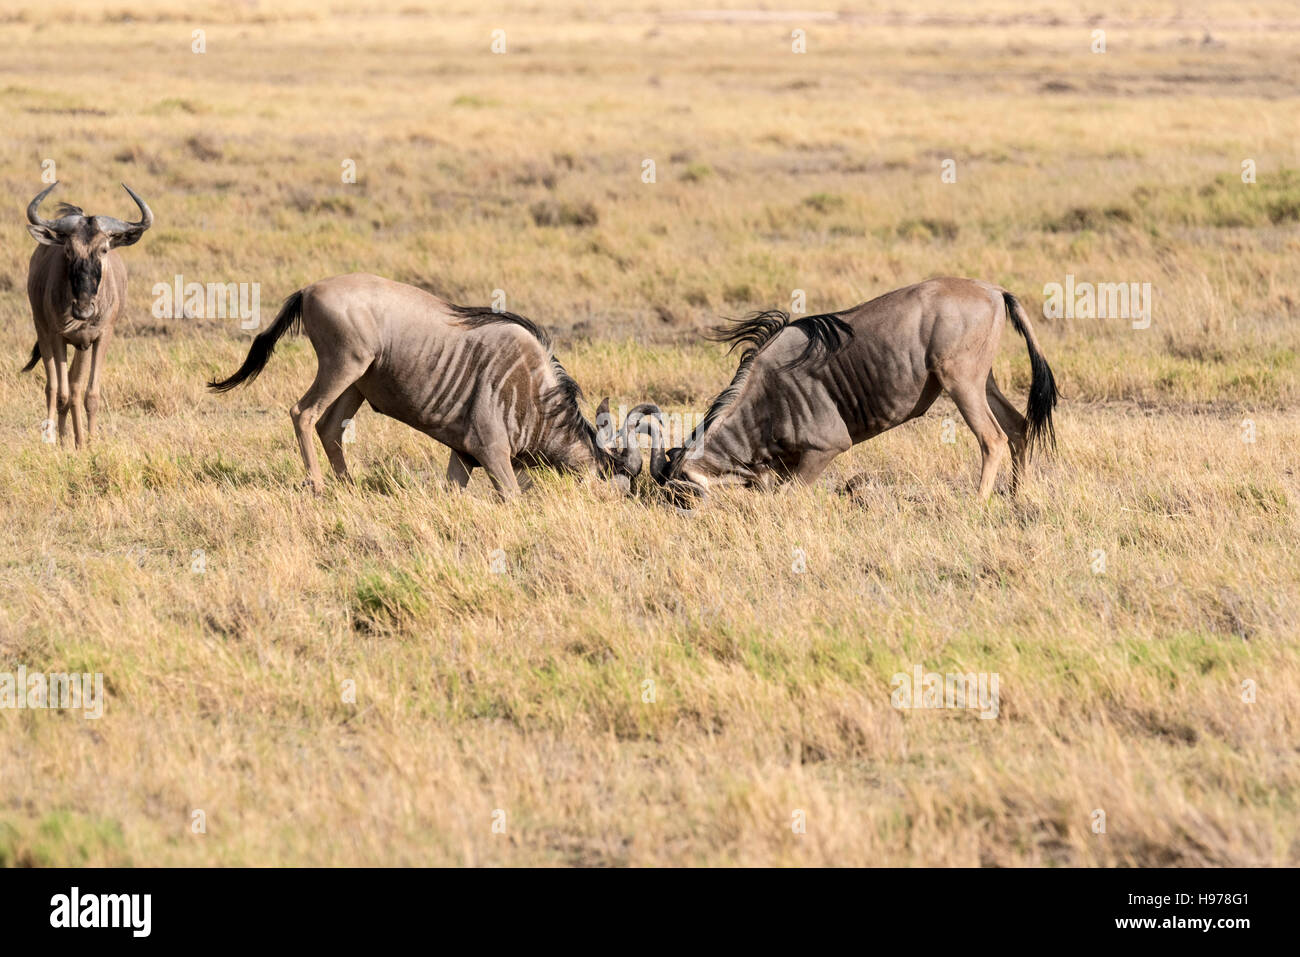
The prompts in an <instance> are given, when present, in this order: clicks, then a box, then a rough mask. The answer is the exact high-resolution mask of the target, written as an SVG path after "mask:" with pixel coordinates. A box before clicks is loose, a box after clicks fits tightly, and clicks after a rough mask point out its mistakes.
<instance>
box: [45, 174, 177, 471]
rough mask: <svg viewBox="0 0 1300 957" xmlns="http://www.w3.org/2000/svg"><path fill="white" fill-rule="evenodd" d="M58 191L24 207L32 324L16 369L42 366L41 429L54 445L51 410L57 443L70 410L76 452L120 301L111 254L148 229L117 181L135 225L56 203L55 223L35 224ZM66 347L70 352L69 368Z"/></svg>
mask: <svg viewBox="0 0 1300 957" xmlns="http://www.w3.org/2000/svg"><path fill="white" fill-rule="evenodd" d="M57 185H58V183H52V184H51V185H49V186H47V187H46V188H45V189H44V190H42V191H41V192H40V193H39V194H38V195H37V197H36V198H35V199H33V200H32V201H31V203H30V204H28V206H27V222H28V226H27V230H28V232H30V233H31V234H32V238H33V239H35V240H36V242H37V243H39V245H38V246H37V247H36V251H35V252H33V253H32V258H31V262H30V264H29V265H28V268H27V298H28V301H29V302H30V303H31V307H32V322H33V323H34V324H35V326H36V345H35V346H34V347H33V348H32V356H31V360H30V361H29V362H28V363H27V365H26V366H24V367H23V371H24V372H26V371H27V370H28V369H31V368H32V367H33V366H35V365H36V363H37V362H41V363H42V364H43V365H44V367H45V422H44V424H43V425H42V431H44V432H45V433H46V434H47V435H48V436H49V437H50V439H51V441H52V440H53V433H52V430H53V428H54V417H55V413H56V412H57V414H58V427H59V441H60V442H62V441H63V439H64V438H65V436H66V435H67V419H68V413H69V412H71V413H72V429H73V433H74V439H75V442H76V447H77V448H81V447H82V446H84V445H86V444H88V443H89V442H90V437H91V434H92V433H93V432H94V429H95V416H96V414H97V412H98V411H99V377H100V373H101V371H102V370H103V361H104V353H105V351H106V349H107V347H108V342H109V340H110V339H111V338H112V336H113V324H114V323H115V322H116V321H117V317H118V316H119V315H120V314H121V312H122V307H123V305H124V304H125V303H126V263H125V262H123V261H122V257H121V256H119V255H118V254H117V252H116V251H115V250H116V248H117V247H120V246H130V245H132V244H133V243H135V242H138V241H139V239H140V237H141V236H143V235H144V233H145V230H147V229H148V228H149V227H150V226H152V225H153V213H152V212H151V211H150V209H149V207H148V206H147V205H146V204H145V202H144V200H142V199H141V198H140V197H139V196H137V195H136V194H135V193H134V192H132V190H131V187H129V186H127V185H126V184H125V183H123V184H122V188H123V189H125V190H126V191H127V192H128V193H130V195H131V198H132V199H133V200H135V203H136V205H137V206H139V207H140V217H141V218H140V221H139V222H136V223H127V222H123V221H122V220H120V219H114V218H113V217H112V216H87V215H85V214H84V213H83V212H82V211H81V209H79V208H78V207H76V206H69V205H68V204H67V203H62V204H60V205H59V218H58V219H54V220H48V219H42V218H41V215H40V212H39V209H40V205H41V201H42V200H43V199H45V197H46V196H48V195H49V193H50V190H52V189H54V187H55V186H57ZM68 346H73V347H74V348H75V349H76V350H77V351H76V352H75V353H74V355H73V358H72V363H71V367H69V364H68ZM87 354H89V360H87ZM83 408H84V410H85V419H84V421H83V418H82V410H83Z"/></svg>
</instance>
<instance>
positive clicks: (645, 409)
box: [618, 402, 664, 478]
mask: <svg viewBox="0 0 1300 957" xmlns="http://www.w3.org/2000/svg"><path fill="white" fill-rule="evenodd" d="M663 417H664V414H663V413H662V412H661V411H659V406H657V405H655V404H654V403H653V402H642V403H641V404H640V405H638V406H637V407H636V408H634V409H632V411H630V412H629V413H628V414H627V418H625V419H624V420H623V428H622V429H621V430H620V431H619V437H618V439H619V444H620V445H621V446H622V447H623V462H622V465H623V469H624V471H626V472H627V473H628V474H629V475H631V476H632V477H633V478H635V477H636V476H638V475H640V474H641V443H639V442H638V441H637V440H636V437H637V436H638V435H651V436H653V435H655V434H657V432H658V428H659V422H660V421H662V420H663ZM647 422H648V423H651V425H650V427H649V429H647V428H643V426H644V424H645V423H647ZM650 429H653V430H655V431H650ZM659 444H661V445H662V444H663V443H662V441H661V442H660V443H659ZM652 454H653V453H652Z"/></svg>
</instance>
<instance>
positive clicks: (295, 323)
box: [208, 289, 302, 392]
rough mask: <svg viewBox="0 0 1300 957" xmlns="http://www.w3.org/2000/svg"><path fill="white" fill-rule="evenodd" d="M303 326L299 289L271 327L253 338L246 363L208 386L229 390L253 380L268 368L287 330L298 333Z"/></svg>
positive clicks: (286, 301) (282, 307) (220, 390)
mask: <svg viewBox="0 0 1300 957" xmlns="http://www.w3.org/2000/svg"><path fill="white" fill-rule="evenodd" d="M301 328H302V290H301V289H299V290H298V291H297V292H295V293H293V294H292V295H291V296H289V298H288V299H286V300H285V301H284V305H282V306H281V307H280V313H279V315H277V316H276V317H275V322H273V323H271V326H270V328H268V329H267V330H266V331H265V332H262V333H259V334H258V335H257V337H256V338H254V339H253V344H252V345H251V346H250V347H249V349H248V357H247V358H246V359H244V364H243V365H242V366H240V367H239V369H238V370H237V371H236V372H235V374H234V375H232V376H231V377H230V378H228V379H222V380H221V381H220V382H216V381H213V382H209V383H208V388H209V389H211V390H212V391H213V392H229V391H230V390H231V389H233V388H234V387H235V386H237V385H241V384H243V383H245V382H252V381H253V380H254V379H256V378H257V377H258V376H259V375H260V374H261V372H262V370H263V369H264V368H266V364H267V362H269V361H270V359H271V353H272V352H274V351H275V344H276V343H277V342H279V341H280V338H281V337H282V336H283V335H284V334H285V333H286V332H294V333H296V332H298V331H299V330H300V329H301Z"/></svg>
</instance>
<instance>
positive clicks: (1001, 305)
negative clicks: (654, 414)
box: [646, 278, 1057, 501]
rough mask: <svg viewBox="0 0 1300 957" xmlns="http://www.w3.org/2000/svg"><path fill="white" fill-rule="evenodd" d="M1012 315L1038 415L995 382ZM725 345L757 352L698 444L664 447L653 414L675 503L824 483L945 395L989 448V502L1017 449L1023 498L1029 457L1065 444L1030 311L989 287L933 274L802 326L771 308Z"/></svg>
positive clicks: (660, 474) (718, 402) (656, 453)
mask: <svg viewBox="0 0 1300 957" xmlns="http://www.w3.org/2000/svg"><path fill="white" fill-rule="evenodd" d="M1007 319H1010V320H1011V325H1012V326H1013V327H1014V328H1015V330H1016V331H1017V332H1019V333H1020V334H1021V335H1022V336H1024V338H1025V342H1026V344H1027V345H1028V347H1029V364H1030V371H1031V383H1030V386H1029V407H1028V413H1027V414H1028V418H1026V416H1023V415H1021V414H1020V413H1019V412H1018V411H1017V410H1016V409H1015V408H1014V407H1013V406H1012V405H1011V403H1010V402H1009V401H1008V400H1007V398H1006V396H1004V395H1003V394H1002V392H1001V391H1000V390H999V389H998V386H997V383H996V382H994V381H993V371H992V367H993V357H994V355H995V354H996V352H997V348H998V340H999V339H1000V338H1001V335H1002V327H1003V325H1004V323H1005V321H1006V320H1007ZM714 338H715V339H717V340H719V341H723V342H731V343H733V348H734V346H735V345H739V344H741V343H744V344H746V345H748V347H749V348H748V349H746V351H745V353H744V355H743V356H742V358H741V360H740V368H739V369H738V370H737V371H736V374H735V376H734V377H733V378H732V380H731V385H730V386H728V387H727V389H726V390H724V391H723V392H722V394H721V395H719V396H718V397H717V398H716V399H715V400H714V401H713V405H712V406H711V407H710V408H709V410H708V412H707V413H706V415H705V417H704V420H703V421H702V422H701V423H700V425H699V427H698V428H697V429H696V430H695V432H694V433H693V434H692V436H691V438H690V440H689V441H688V442H687V443H686V445H685V446H684V447H680V448H675V449H671V450H669V451H668V452H666V453H665V451H664V449H663V442H662V439H661V436H660V434H659V431H658V423H657V422H656V421H655V420H654V419H653V418H648V419H647V420H646V424H647V426H648V427H649V428H650V429H651V431H652V435H653V445H652V449H651V455H650V474H651V475H652V476H653V477H654V479H655V481H656V482H658V483H659V484H660V485H664V486H666V487H667V488H668V490H669V492H670V494H671V495H672V496H673V498H674V500H675V501H689V500H691V499H694V498H697V497H700V496H703V495H704V494H705V493H706V492H707V491H708V489H709V488H710V486H713V485H726V484H745V485H755V486H760V487H765V486H768V485H771V484H773V483H775V482H780V481H784V480H786V479H795V480H798V481H802V482H805V483H810V482H813V481H814V480H816V478H817V476H819V475H820V474H821V473H822V471H823V470H824V469H825V468H826V466H827V465H829V464H830V462H831V459H833V458H835V456H837V455H839V454H840V453H841V452H846V451H848V449H850V448H851V447H852V446H854V445H856V444H857V443H858V442H862V441H865V440H866V439H869V438H871V437H872V436H875V435H879V434H880V433H881V432H884V431H886V430H888V429H892V428H894V427H895V426H897V425H902V424H903V423H904V422H907V421H909V420H910V419H914V418H916V417H917V416H920V415H924V414H925V411H926V410H927V409H928V408H929V407H930V405H931V404H932V403H933V402H934V400H935V399H936V398H938V396H939V393H940V392H941V391H946V392H947V393H948V394H949V395H950V396H951V397H952V399H953V401H954V402H955V403H956V404H957V409H958V410H959V411H960V412H961V415H962V418H964V419H965V420H966V424H967V425H968V426H970V430H971V431H972V432H974V433H975V438H976V439H978V440H979V444H980V453H981V455H982V458H983V468H982V471H981V473H980V485H979V494H980V496H981V497H982V498H985V499H987V498H988V497H989V495H990V494H991V493H992V491H993V483H994V480H995V479H996V478H997V473H998V467H999V465H1000V464H1001V462H1002V457H1003V455H1004V453H1005V452H1006V451H1007V447H1008V445H1009V446H1010V449H1011V492H1012V494H1014V493H1015V490H1016V485H1017V483H1018V482H1019V481H1020V476H1021V473H1022V472H1023V470H1024V465H1025V460H1026V457H1027V453H1028V452H1029V451H1030V449H1032V448H1033V447H1034V446H1036V445H1039V444H1041V443H1043V442H1047V443H1049V444H1050V445H1052V446H1055V443H1056V437H1055V432H1054V430H1053V427H1052V408H1053V407H1054V406H1055V405H1056V399H1057V393H1056V382H1055V380H1054V379H1053V377H1052V370H1051V369H1050V368H1049V367H1048V365H1047V360H1046V359H1045V358H1044V357H1043V353H1042V350H1041V349H1039V347H1038V340H1037V339H1036V338H1035V337H1034V330H1033V328H1032V327H1031V326H1030V325H1029V317H1028V316H1026V315H1025V310H1024V308H1023V307H1022V306H1021V305H1020V303H1019V302H1017V301H1016V298H1015V296H1013V295H1012V294H1011V293H1009V292H1007V291H1006V290H1005V289H1003V288H1001V287H999V286H994V285H992V284H990V283H987V282H980V281H978V280H974V279H947V278H945V279H930V280H927V281H925V282H921V283H917V284H916V285H914V286H907V287H906V288H903V289H896V290H895V291H893V292H890V293H886V294H885V295H883V296H880V297H879V298H877V299H873V300H871V301H870V302H866V303H863V304H862V305H860V306H856V307H854V308H852V309H849V310H846V311H844V312H840V313H835V314H831V315H822V316H807V317H805V318H802V319H798V320H796V321H794V322H791V321H790V317H789V316H787V315H786V314H785V313H781V312H764V313H759V314H757V315H755V316H751V317H750V318H748V319H746V320H742V321H741V322H738V323H736V324H735V325H733V326H731V327H727V328H724V329H722V330H719V331H718V333H717V334H716V335H715V336H714Z"/></svg>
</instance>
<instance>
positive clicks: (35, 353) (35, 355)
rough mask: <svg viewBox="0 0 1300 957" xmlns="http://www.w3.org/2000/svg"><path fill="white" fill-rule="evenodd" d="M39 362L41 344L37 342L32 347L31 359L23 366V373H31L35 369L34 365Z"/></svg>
mask: <svg viewBox="0 0 1300 957" xmlns="http://www.w3.org/2000/svg"><path fill="white" fill-rule="evenodd" d="M40 361H41V344H40V343H39V342H38V343H36V345H34V346H32V357H31V358H30V359H28V360H27V365H25V366H23V369H22V371H23V372H31V371H32V370H33V369H35V368H36V363H38V362H40Z"/></svg>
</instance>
